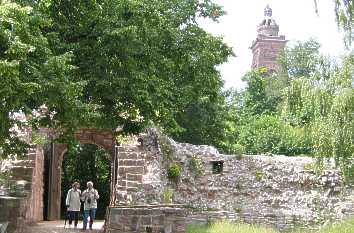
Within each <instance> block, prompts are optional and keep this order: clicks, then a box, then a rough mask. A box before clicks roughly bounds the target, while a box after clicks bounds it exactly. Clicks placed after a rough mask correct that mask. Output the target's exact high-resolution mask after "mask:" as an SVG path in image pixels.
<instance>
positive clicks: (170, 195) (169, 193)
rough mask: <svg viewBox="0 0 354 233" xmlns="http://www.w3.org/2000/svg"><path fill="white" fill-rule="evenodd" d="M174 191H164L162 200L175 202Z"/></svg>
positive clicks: (169, 202)
mask: <svg viewBox="0 0 354 233" xmlns="http://www.w3.org/2000/svg"><path fill="white" fill-rule="evenodd" d="M173 196H174V192H173V189H166V190H165V191H163V193H162V201H163V203H166V204H171V203H172V202H173Z"/></svg>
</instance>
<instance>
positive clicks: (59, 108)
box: [0, 0, 232, 154]
mask: <svg viewBox="0 0 354 233" xmlns="http://www.w3.org/2000/svg"><path fill="white" fill-rule="evenodd" d="M13 2H17V3H18V4H16V3H13ZM223 14H224V12H223V10H222V8H221V7H219V6H218V5H216V4H214V3H212V2H211V1H210V0H203V1H197V0H193V1H190V0H180V1H158V0H153V1H151V0H149V1H148V0H142V1H136V0H124V1H120V0H99V1H83V0H77V1H67V0H50V1H27V0H16V1H1V2H0V18H1V22H0V44H1V46H0V76H1V78H2V82H1V83H2V84H0V99H1V100H2V103H4V104H3V106H2V108H1V111H0V122H1V127H0V146H1V147H2V148H3V150H4V151H5V152H4V153H6V154H11V153H16V152H19V153H23V152H24V151H25V149H23V147H19V146H20V145H21V142H20V141H19V140H18V138H16V137H12V136H11V133H10V128H11V127H12V126H13V125H14V124H15V123H16V124H18V125H19V126H22V125H23V124H24V123H23V122H19V121H16V120H15V119H13V118H11V117H10V114H11V113H15V112H23V113H25V114H26V115H27V116H29V119H30V122H27V124H30V126H32V127H34V128H38V127H41V126H45V127H51V128H60V129H65V130H63V132H64V133H65V134H66V135H70V134H71V135H72V134H73V132H75V131H76V129H78V128H80V127H97V128H106V129H116V128H117V127H123V131H124V133H135V132H139V131H140V130H141V129H142V128H144V127H145V126H146V125H147V124H148V123H149V122H150V121H153V122H154V123H156V124H157V125H159V126H161V127H163V128H164V129H166V132H176V131H179V130H180V129H181V127H180V126H179V125H178V124H181V125H182V124H183V122H184V121H183V120H179V122H177V121H176V119H177V118H179V119H182V118H184V116H182V117H180V116H179V113H181V112H183V111H185V110H186V109H188V108H191V106H193V104H194V103H195V100H198V101H199V100H203V101H204V99H209V100H208V101H209V102H210V103H215V101H216V100H217V99H218V98H219V96H220V92H221V87H222V81H221V79H220V74H219V71H218V70H217V69H216V66H217V65H219V64H221V63H223V62H225V61H226V59H227V57H229V56H230V55H231V54H232V52H231V49H230V48H229V47H228V46H227V45H226V44H224V43H223V42H222V39H221V38H216V37H213V36H212V35H211V34H208V33H207V32H206V31H204V30H203V29H202V28H201V27H199V25H198V23H197V20H196V19H197V18H200V17H204V18H210V19H212V20H215V21H217V19H218V18H219V17H220V16H222V15H223ZM9 83H11V85H8V84H9ZM198 101H197V104H199V102H198ZM203 103H204V102H203ZM43 104H44V105H45V106H46V107H47V108H48V111H47V112H45V113H44V115H43V117H37V116H36V117H34V116H33V114H32V110H34V109H38V108H39V107H40V106H42V105H43ZM210 108H212V107H210ZM215 113H216V111H215ZM210 119H211V120H212V118H210ZM215 122H216V123H217V121H215ZM183 127H186V126H183ZM214 128H215V129H216V127H214ZM206 132H207V130H203V134H201V136H200V138H206V137H204V136H205V135H206ZM66 135H64V136H66ZM208 140H209V141H208V142H211V141H212V140H214V141H215V137H213V139H212V140H211V139H208ZM20 149H21V150H20Z"/></svg>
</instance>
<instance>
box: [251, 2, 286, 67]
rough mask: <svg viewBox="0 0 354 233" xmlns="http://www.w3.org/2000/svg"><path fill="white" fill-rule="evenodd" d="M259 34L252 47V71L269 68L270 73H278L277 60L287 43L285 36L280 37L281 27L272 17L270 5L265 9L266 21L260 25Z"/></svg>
mask: <svg viewBox="0 0 354 233" xmlns="http://www.w3.org/2000/svg"><path fill="white" fill-rule="evenodd" d="M257 32H258V35H257V38H256V40H255V41H253V43H252V46H251V49H252V53H253V61H252V69H257V68H260V67H267V68H268V70H269V71H270V72H274V71H278V70H279V65H278V64H277V58H278V57H279V55H280V53H281V52H282V51H283V50H284V47H285V44H286V42H287V41H286V40H285V36H282V35H278V33H279V26H278V24H277V23H276V22H275V20H274V19H273V17H272V9H271V8H270V7H269V5H267V6H266V8H265V9H264V19H263V21H262V22H261V23H260V24H259V25H258V29H257Z"/></svg>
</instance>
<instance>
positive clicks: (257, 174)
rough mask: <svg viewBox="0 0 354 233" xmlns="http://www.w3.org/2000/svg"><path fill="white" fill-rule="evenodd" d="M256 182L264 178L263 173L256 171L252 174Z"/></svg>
mask: <svg viewBox="0 0 354 233" xmlns="http://www.w3.org/2000/svg"><path fill="white" fill-rule="evenodd" d="M254 175H255V177H256V180H258V181H261V180H262V179H263V177H264V173H263V171H261V170H259V169H257V170H256V172H255V173H254Z"/></svg>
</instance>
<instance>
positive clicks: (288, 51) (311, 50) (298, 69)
mask: <svg viewBox="0 0 354 233" xmlns="http://www.w3.org/2000/svg"><path fill="white" fill-rule="evenodd" d="M320 47H321V45H320V44H319V43H318V42H317V41H315V40H314V39H310V40H308V41H305V42H301V41H295V42H293V43H292V44H291V45H287V47H286V48H285V50H284V52H283V54H282V55H281V56H280V58H279V64H280V66H281V70H282V71H281V73H280V75H287V76H288V77H289V78H290V79H294V78H300V77H310V76H311V75H313V74H314V73H315V72H316V71H317V70H318V65H319V63H320V60H321V58H320V53H319V49H320ZM283 88H284V87H283Z"/></svg>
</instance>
